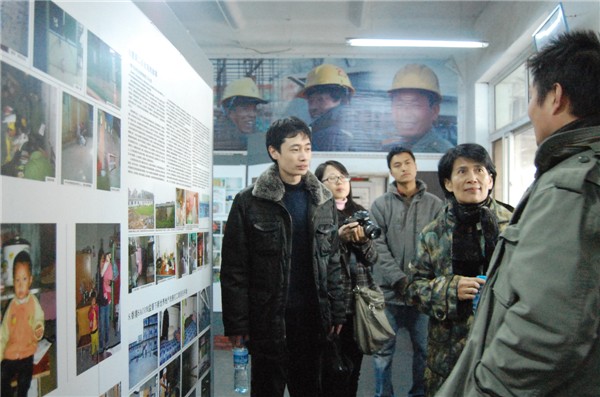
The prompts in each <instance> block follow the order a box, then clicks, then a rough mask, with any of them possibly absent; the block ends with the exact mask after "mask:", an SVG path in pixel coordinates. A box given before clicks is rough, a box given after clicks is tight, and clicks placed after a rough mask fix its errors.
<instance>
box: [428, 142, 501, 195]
mask: <svg viewBox="0 0 600 397" xmlns="http://www.w3.org/2000/svg"><path fill="white" fill-rule="evenodd" d="M459 157H463V158H466V159H469V160H472V161H476V162H478V163H481V164H483V166H484V167H485V169H486V170H487V171H488V173H489V174H490V175H491V176H492V181H494V185H495V184H496V174H497V173H496V166H495V165H494V163H493V162H492V159H491V158H490V155H489V153H488V152H487V150H485V148H484V147H483V146H481V145H478V144H476V143H463V144H462V145H458V146H455V147H453V148H451V149H448V151H447V152H446V153H445V154H444V155H443V156H442V158H441V159H440V162H439V163H438V180H439V181H440V186H441V187H442V190H443V191H444V195H445V196H446V197H448V198H450V197H452V196H453V194H452V193H451V192H449V191H448V190H446V179H448V180H450V179H452V169H453V168H454V162H455V161H456V159H458V158H459ZM488 194H489V192H488Z"/></svg>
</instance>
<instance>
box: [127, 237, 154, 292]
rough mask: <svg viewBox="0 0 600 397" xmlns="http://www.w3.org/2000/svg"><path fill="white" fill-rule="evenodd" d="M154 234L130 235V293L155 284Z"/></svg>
mask: <svg viewBox="0 0 600 397" xmlns="http://www.w3.org/2000/svg"><path fill="white" fill-rule="evenodd" d="M155 279H156V276H155V269H154V236H134V237H129V293H131V292H133V291H135V290H138V289H141V288H146V287H149V286H151V285H154V281H155Z"/></svg>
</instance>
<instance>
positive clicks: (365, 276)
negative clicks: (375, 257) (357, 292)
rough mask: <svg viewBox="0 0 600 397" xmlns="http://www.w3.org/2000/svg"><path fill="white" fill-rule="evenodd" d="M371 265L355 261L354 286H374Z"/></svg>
mask: <svg viewBox="0 0 600 397" xmlns="http://www.w3.org/2000/svg"><path fill="white" fill-rule="evenodd" d="M372 271H373V270H372V269H371V266H365V265H363V264H362V263H360V262H356V286H357V287H367V288H372V287H374V286H375V281H374V280H373V275H372V274H371V272H372Z"/></svg>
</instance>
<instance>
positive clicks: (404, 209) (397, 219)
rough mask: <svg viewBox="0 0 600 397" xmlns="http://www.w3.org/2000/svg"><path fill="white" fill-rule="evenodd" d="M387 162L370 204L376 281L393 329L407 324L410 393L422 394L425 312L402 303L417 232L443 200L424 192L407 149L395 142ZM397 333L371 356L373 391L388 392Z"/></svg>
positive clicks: (381, 396) (380, 396) (378, 396)
mask: <svg viewBox="0 0 600 397" xmlns="http://www.w3.org/2000/svg"><path fill="white" fill-rule="evenodd" d="M387 163H388V168H389V170H390V175H391V176H392V177H393V178H394V182H392V183H390V185H389V188H388V191H387V193H385V194H384V195H383V196H381V197H379V198H377V199H376V200H375V202H374V203H373V205H372V207H371V215H372V217H373V220H374V221H375V222H376V223H377V224H378V225H379V226H380V227H381V229H382V235H381V237H379V238H378V239H376V240H375V244H376V246H377V252H378V253H379V261H378V262H377V263H376V264H375V267H374V276H375V280H376V282H377V283H378V284H379V285H380V286H381V289H382V290H383V292H384V294H385V303H386V305H385V312H386V316H387V317H388V319H389V321H390V325H391V326H392V328H394V330H395V331H396V332H397V331H398V330H399V329H400V328H406V329H407V330H408V332H409V334H410V340H411V342H412V348H413V364H412V376H413V383H412V387H411V389H410V391H409V393H408V395H409V397H416V396H423V395H425V385H424V380H423V376H424V371H425V361H426V355H427V322H428V317H427V316H426V315H425V314H423V313H421V312H419V310H418V309H417V308H415V307H413V306H407V305H406V304H405V303H404V297H403V295H402V293H403V292H404V289H405V286H406V284H407V281H408V279H407V273H408V264H409V263H410V261H411V260H412V259H413V257H414V255H415V247H416V242H417V237H418V235H419V233H420V232H421V230H423V228H424V227H425V226H427V224H429V223H430V222H431V221H432V220H433V219H435V217H436V216H437V214H438V212H439V211H440V210H441V208H442V200H440V199H439V198H438V197H436V196H434V195H433V194H431V193H428V192H427V186H426V185H425V182H423V181H421V180H420V179H417V164H416V161H415V156H414V154H413V152H412V151H410V150H409V149H407V148H404V147H401V146H397V147H394V148H392V150H390V152H389V153H388V155H387ZM395 350H396V338H392V339H390V341H389V342H387V343H386V344H385V346H384V347H383V348H382V349H381V351H379V352H378V353H377V354H375V355H374V356H373V363H374V366H375V397H392V396H394V388H393V385H392V359H393V357H394V351H395Z"/></svg>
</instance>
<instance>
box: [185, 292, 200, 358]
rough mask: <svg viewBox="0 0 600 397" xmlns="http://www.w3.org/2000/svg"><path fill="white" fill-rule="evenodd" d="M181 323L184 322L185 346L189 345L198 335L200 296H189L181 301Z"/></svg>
mask: <svg viewBox="0 0 600 397" xmlns="http://www.w3.org/2000/svg"><path fill="white" fill-rule="evenodd" d="M181 321H182V322H183V338H182V339H183V345H184V346H187V345H189V344H190V343H191V342H192V341H193V340H194V338H195V337H196V335H198V296H197V295H196V294H194V295H191V296H188V297H187V298H185V299H183V300H182V301H181Z"/></svg>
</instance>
